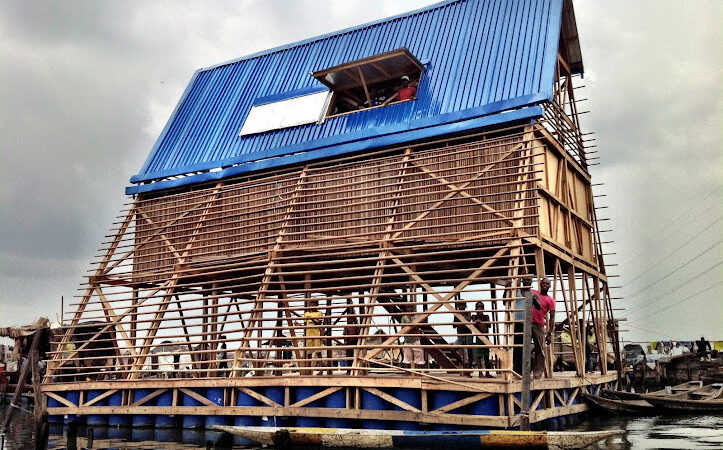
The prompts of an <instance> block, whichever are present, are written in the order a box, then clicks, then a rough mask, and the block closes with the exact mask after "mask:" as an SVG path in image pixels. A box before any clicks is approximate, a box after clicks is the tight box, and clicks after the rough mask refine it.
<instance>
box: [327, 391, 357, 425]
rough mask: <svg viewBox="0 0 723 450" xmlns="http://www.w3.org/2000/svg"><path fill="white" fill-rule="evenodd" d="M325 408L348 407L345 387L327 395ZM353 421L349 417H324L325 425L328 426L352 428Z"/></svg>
mask: <svg viewBox="0 0 723 450" xmlns="http://www.w3.org/2000/svg"><path fill="white" fill-rule="evenodd" d="M324 407H325V408H335V409H346V392H344V389H339V390H338V391H336V392H334V393H333V394H330V395H327V396H326V397H325V398H324ZM350 425H351V422H350V421H349V419H336V418H326V419H324V426H325V427H327V428H351V426H350Z"/></svg>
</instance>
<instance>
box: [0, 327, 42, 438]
mask: <svg viewBox="0 0 723 450" xmlns="http://www.w3.org/2000/svg"><path fill="white" fill-rule="evenodd" d="M41 334H42V330H40V329H38V330H36V331H35V333H34V334H33V343H32V344H30V352H29V354H30V355H34V354H35V355H37V353H38V344H39V343H40V335H41ZM31 365H32V362H31V359H30V358H28V359H26V360H25V364H23V367H22V369H21V371H20V377H18V384H17V386H15V395H14V396H13V401H12V402H11V403H10V409H8V414H7V416H5V421H4V422H3V426H2V429H0V432H2V433H4V432H5V430H7V428H8V425H10V421H11V420H12V418H13V414H14V413H15V410H16V409H19V408H20V402H21V399H22V396H23V389H24V388H25V382H26V380H27V379H28V370H30V366H31ZM38 392H40V391H39V386H38Z"/></svg>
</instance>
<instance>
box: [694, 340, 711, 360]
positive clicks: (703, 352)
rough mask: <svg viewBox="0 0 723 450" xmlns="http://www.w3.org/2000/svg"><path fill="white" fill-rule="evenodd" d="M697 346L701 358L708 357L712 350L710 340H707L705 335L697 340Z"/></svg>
mask: <svg viewBox="0 0 723 450" xmlns="http://www.w3.org/2000/svg"><path fill="white" fill-rule="evenodd" d="M695 347H696V349H697V354H698V357H699V358H706V357H707V356H708V354H709V352H710V351H711V346H710V342H708V341H706V340H705V337H703V336H701V337H700V340H699V341H696V343H695Z"/></svg>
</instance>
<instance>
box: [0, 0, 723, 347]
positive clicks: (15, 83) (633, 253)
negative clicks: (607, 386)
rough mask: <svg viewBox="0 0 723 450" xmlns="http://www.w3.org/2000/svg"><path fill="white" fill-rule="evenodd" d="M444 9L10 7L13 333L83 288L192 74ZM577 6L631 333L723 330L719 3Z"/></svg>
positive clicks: (3, 277) (6, 237) (2, 138)
mask: <svg viewBox="0 0 723 450" xmlns="http://www.w3.org/2000/svg"><path fill="white" fill-rule="evenodd" d="M431 3H433V2H432V1H412V0H395V1H394V2H388V1H382V0H364V1H358V0H353V1H352V0H345V1H343V2H342V1H329V0H327V1H322V0H317V1H313V0H294V1H291V0H284V1H282V0H263V1H257V0H246V1H218V0H208V1H204V2H198V1H195V0H189V1H185V0H174V1H164V0H147V1H125V2H120V1H106V0H88V1H65V2H51V1H27V0H0V168H1V170H2V175H3V176H2V177H0V326H7V325H23V324H27V323H32V322H34V321H35V320H36V319H37V317H38V316H46V317H49V318H51V319H53V320H54V319H55V318H56V317H57V315H58V314H59V312H60V298H61V296H64V297H65V301H66V304H67V303H69V302H70V299H71V297H72V296H73V295H77V292H76V289H77V288H78V287H79V284H80V283H81V281H82V277H83V276H84V275H86V272H87V270H88V269H90V262H91V260H92V259H93V258H94V256H95V255H96V252H97V249H98V248H100V246H101V242H102V241H103V240H104V236H105V235H106V233H107V230H108V228H109V227H110V225H111V223H112V222H113V220H114V217H115V216H116V215H117V213H118V211H119V210H120V209H121V208H122V205H123V203H124V200H125V198H124V193H123V192H124V187H125V186H126V185H128V179H129V178H130V177H131V176H132V175H134V174H135V173H137V172H138V170H139V169H140V167H141V165H142V163H143V161H144V160H145V158H146V156H147V154H148V153H149V151H150V149H151V147H152V146H153V143H154V142H155V140H156V138H157V137H158V135H159V134H160V132H161V129H162V128H163V126H164V125H165V123H166V121H167V119H168V117H169V116H170V114H171V111H172V110H173V108H174V107H175V105H176V103H177V101H178V99H179V98H180V96H181V94H182V92H183V90H184V88H185V87H186V84H187V83H188V81H189V80H190V77H191V75H192V74H193V72H194V71H195V70H196V69H198V68H201V67H206V66H210V65H213V64H215V63H218V62H222V61H227V60H230V59H234V58H237V57H239V56H243V55H246V54H251V53H254V52H257V51H260V50H264V49H267V48H271V47H274V46H277V45H282V44H285V43H289V42H294V41H298V40H301V39H304V38H308V37H312V36H315V35H319V34H323V33H327V32H331V31H334V30H337V29H342V28H345V27H349V26H353V25H357V24H360V23H364V22H368V21H371V20H376V19H379V18H383V17H386V16H390V15H394V14H398V13H402V12H404V11H408V10H412V9H416V8H419V7H423V6H426V5H428V4H431ZM575 9H576V11H575V12H576V16H577V24H578V32H579V34H580V42H581V46H582V54H583V60H584V64H585V76H584V79H583V80H582V84H583V85H584V86H585V87H584V88H581V89H579V90H578V92H577V95H578V98H586V99H587V100H586V101H585V102H583V103H581V106H580V107H581V109H582V110H583V111H588V110H589V112H588V113H586V114H584V115H583V116H582V124H583V128H584V131H587V132H595V135H594V137H595V138H596V141H595V142H593V144H595V145H597V148H595V150H597V151H598V153H597V154H595V155H593V156H595V157H598V156H599V158H600V159H599V160H595V162H596V163H599V165H596V166H593V167H592V168H591V173H592V177H593V182H594V183H604V184H602V185H600V186H595V188H594V190H595V195H598V196H599V197H597V198H596V203H597V206H598V207H602V209H600V210H599V211H598V216H599V217H601V218H606V219H609V220H607V221H604V222H601V223H602V224H603V226H602V227H601V228H602V229H604V230H612V231H609V232H608V231H606V232H605V233H603V235H604V240H605V241H614V242H611V243H609V244H606V245H605V248H606V252H609V253H610V255H608V256H606V262H607V263H608V264H611V266H610V267H609V268H608V273H611V274H617V275H619V277H618V278H613V279H612V281H611V285H613V286H616V287H619V288H616V289H615V290H614V291H613V293H614V296H615V297H621V298H622V299H621V300H615V301H614V306H615V308H626V309H627V311H616V315H618V316H627V317H628V318H629V321H628V322H625V323H623V325H622V329H623V330H627V332H626V333H625V334H624V335H623V339H625V340H629V341H643V340H654V339H670V338H674V339H684V340H689V339H693V338H698V337H700V336H701V335H705V336H706V337H707V338H709V339H719V340H723V327H721V325H720V324H721V323H723V320H721V319H723V301H722V299H721V292H722V291H723V265H721V262H722V261H723V245H722V244H723V241H722V240H721V238H722V237H723V220H722V219H723V204H722V200H723V151H721V139H722V138H723V135H722V132H721V130H723V111H722V105H723V90H722V88H721V86H722V85H723V79H722V77H721V75H722V72H723V65H722V64H721V54H723V36H722V35H721V31H720V27H719V24H720V23H721V21H722V19H723V2H720V1H717V0H709V1H701V0H695V1H688V2H680V1H677V0H676V1H672V0H662V1H661V0H656V1H636V2H630V1H624V0H615V1H607V2H597V1H590V0H581V1H576V2H575ZM615 264H616V265H615Z"/></svg>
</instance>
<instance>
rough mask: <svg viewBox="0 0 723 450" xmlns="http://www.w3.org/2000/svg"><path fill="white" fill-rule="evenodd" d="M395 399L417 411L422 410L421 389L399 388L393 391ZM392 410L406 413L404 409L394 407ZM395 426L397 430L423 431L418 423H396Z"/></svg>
mask: <svg viewBox="0 0 723 450" xmlns="http://www.w3.org/2000/svg"><path fill="white" fill-rule="evenodd" d="M392 395H393V396H394V398H396V399H399V400H401V401H403V402H404V403H406V404H408V405H410V406H413V407H415V408H417V409H421V408H422V393H421V391H420V390H419V389H409V388H397V389H394V390H393V391H392ZM392 409H393V410H395V411H404V409H403V408H401V407H399V406H397V405H393V406H392ZM394 426H395V428H396V429H397V430H411V431H416V430H419V429H421V427H420V426H419V424H418V423H417V422H402V421H397V422H394Z"/></svg>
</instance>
